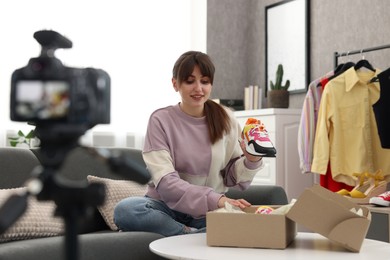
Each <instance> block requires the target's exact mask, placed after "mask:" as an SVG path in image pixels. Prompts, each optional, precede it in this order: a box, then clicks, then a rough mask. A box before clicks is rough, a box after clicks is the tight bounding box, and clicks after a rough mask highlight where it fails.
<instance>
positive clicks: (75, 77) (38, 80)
mask: <svg viewBox="0 0 390 260" xmlns="http://www.w3.org/2000/svg"><path fill="white" fill-rule="evenodd" d="M34 38H35V39H36V40H37V41H38V43H39V44H40V45H41V47H42V50H41V54H40V56H39V57H36V58H31V59H30V61H29V62H28V64H27V66H25V67H23V68H20V69H17V70H15V71H14V72H13V74H12V78H11V102H10V106H11V107H10V111H11V120H13V121H21V122H29V123H30V124H33V125H37V126H38V125H52V124H61V125H62V126H68V127H74V126H75V127H77V126H83V127H82V128H83V129H88V128H91V127H93V126H95V125H97V124H108V123H110V76H109V75H108V73H107V72H105V71H104V70H101V69H94V68H71V67H67V66H64V65H63V64H62V62H61V61H60V60H59V59H57V58H56V57H55V56H54V52H55V50H56V49H58V48H71V47H72V42H71V41H70V40H68V39H67V38H65V37H64V36H62V35H61V34H59V33H57V32H55V31H51V30H43V31H37V32H35V33H34Z"/></svg>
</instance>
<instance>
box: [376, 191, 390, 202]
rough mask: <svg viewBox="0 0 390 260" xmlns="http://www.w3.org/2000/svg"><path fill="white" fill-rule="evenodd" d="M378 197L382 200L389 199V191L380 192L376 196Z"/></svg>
mask: <svg viewBox="0 0 390 260" xmlns="http://www.w3.org/2000/svg"><path fill="white" fill-rule="evenodd" d="M378 197H379V198H382V199H384V200H389V201H390V191H386V192H384V193H382V194H381V195H379V196H378Z"/></svg>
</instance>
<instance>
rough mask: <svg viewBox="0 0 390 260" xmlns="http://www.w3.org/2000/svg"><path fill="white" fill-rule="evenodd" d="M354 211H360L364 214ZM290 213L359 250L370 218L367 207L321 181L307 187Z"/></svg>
mask: <svg viewBox="0 0 390 260" xmlns="http://www.w3.org/2000/svg"><path fill="white" fill-rule="evenodd" d="M354 211H355V212H356V211H361V212H362V215H363V216H360V215H358V214H356V213H355V212H354ZM287 217H288V218H290V219H292V220H294V221H295V222H297V223H299V224H301V225H303V226H305V227H306V228H308V229H310V230H312V231H314V232H316V233H319V234H321V235H323V236H325V237H327V238H329V239H331V240H334V241H336V242H338V243H340V244H342V245H344V246H345V247H346V248H347V249H349V250H351V251H359V250H360V247H361V243H362V242H363V240H364V238H365V236H366V234H367V231H368V227H369V224H370V220H371V214H370V211H369V210H368V209H367V208H366V207H362V206H359V205H357V204H355V203H353V202H351V201H349V200H348V199H346V198H344V197H343V196H342V195H340V194H337V193H334V192H332V191H329V190H327V189H325V188H323V187H321V186H319V185H314V186H313V187H311V188H308V189H306V190H305V191H304V192H303V193H302V194H301V196H300V197H299V198H298V200H297V201H296V202H295V204H294V205H293V206H292V208H291V209H290V211H289V212H288V213H287Z"/></svg>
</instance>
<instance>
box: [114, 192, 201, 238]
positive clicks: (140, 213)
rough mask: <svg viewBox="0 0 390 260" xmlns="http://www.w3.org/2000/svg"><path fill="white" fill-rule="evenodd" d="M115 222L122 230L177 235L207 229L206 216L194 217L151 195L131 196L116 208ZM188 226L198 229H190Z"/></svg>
mask: <svg viewBox="0 0 390 260" xmlns="http://www.w3.org/2000/svg"><path fill="white" fill-rule="evenodd" d="M114 222H115V224H116V225H117V226H118V228H119V229H120V230H122V231H146V232H154V233H159V234H161V235H163V236H175V235H183V234H191V233H200V232H205V231H206V218H200V219H194V218H193V217H191V216H190V215H188V214H184V213H181V212H178V211H175V210H172V209H170V208H169V207H168V206H167V205H166V204H165V203H164V202H162V201H160V200H155V199H152V198H149V197H129V198H126V199H124V200H122V201H120V202H119V203H118V204H117V205H116V206H115V209H114ZM188 227H193V228H196V229H197V230H194V231H190V230H189V228H188Z"/></svg>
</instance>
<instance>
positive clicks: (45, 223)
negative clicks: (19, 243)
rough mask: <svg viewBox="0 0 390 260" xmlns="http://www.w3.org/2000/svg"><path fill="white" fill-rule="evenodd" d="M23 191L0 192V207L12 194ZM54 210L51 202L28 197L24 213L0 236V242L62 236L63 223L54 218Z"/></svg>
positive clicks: (17, 189)
mask: <svg viewBox="0 0 390 260" xmlns="http://www.w3.org/2000/svg"><path fill="white" fill-rule="evenodd" d="M25 189H26V188H14V189H2V190H0V205H1V206H2V205H3V204H4V203H5V202H6V201H7V200H8V198H9V197H10V196H11V195H12V194H15V193H20V192H23V191H25ZM55 208H56V205H55V203H54V202H53V201H38V200H37V199H36V198H35V197H33V196H29V197H28V204H27V209H26V211H25V212H24V214H23V215H22V216H21V217H20V218H19V219H18V220H17V221H16V222H15V223H14V224H13V225H12V226H10V227H9V228H8V229H7V230H6V231H5V232H4V233H3V234H1V235H0V242H8V241H14V240H25V239H32V238H40V237H52V236H58V235H62V234H63V233H64V228H65V227H64V222H63V219H62V218H61V217H57V216H54V211H55Z"/></svg>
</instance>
